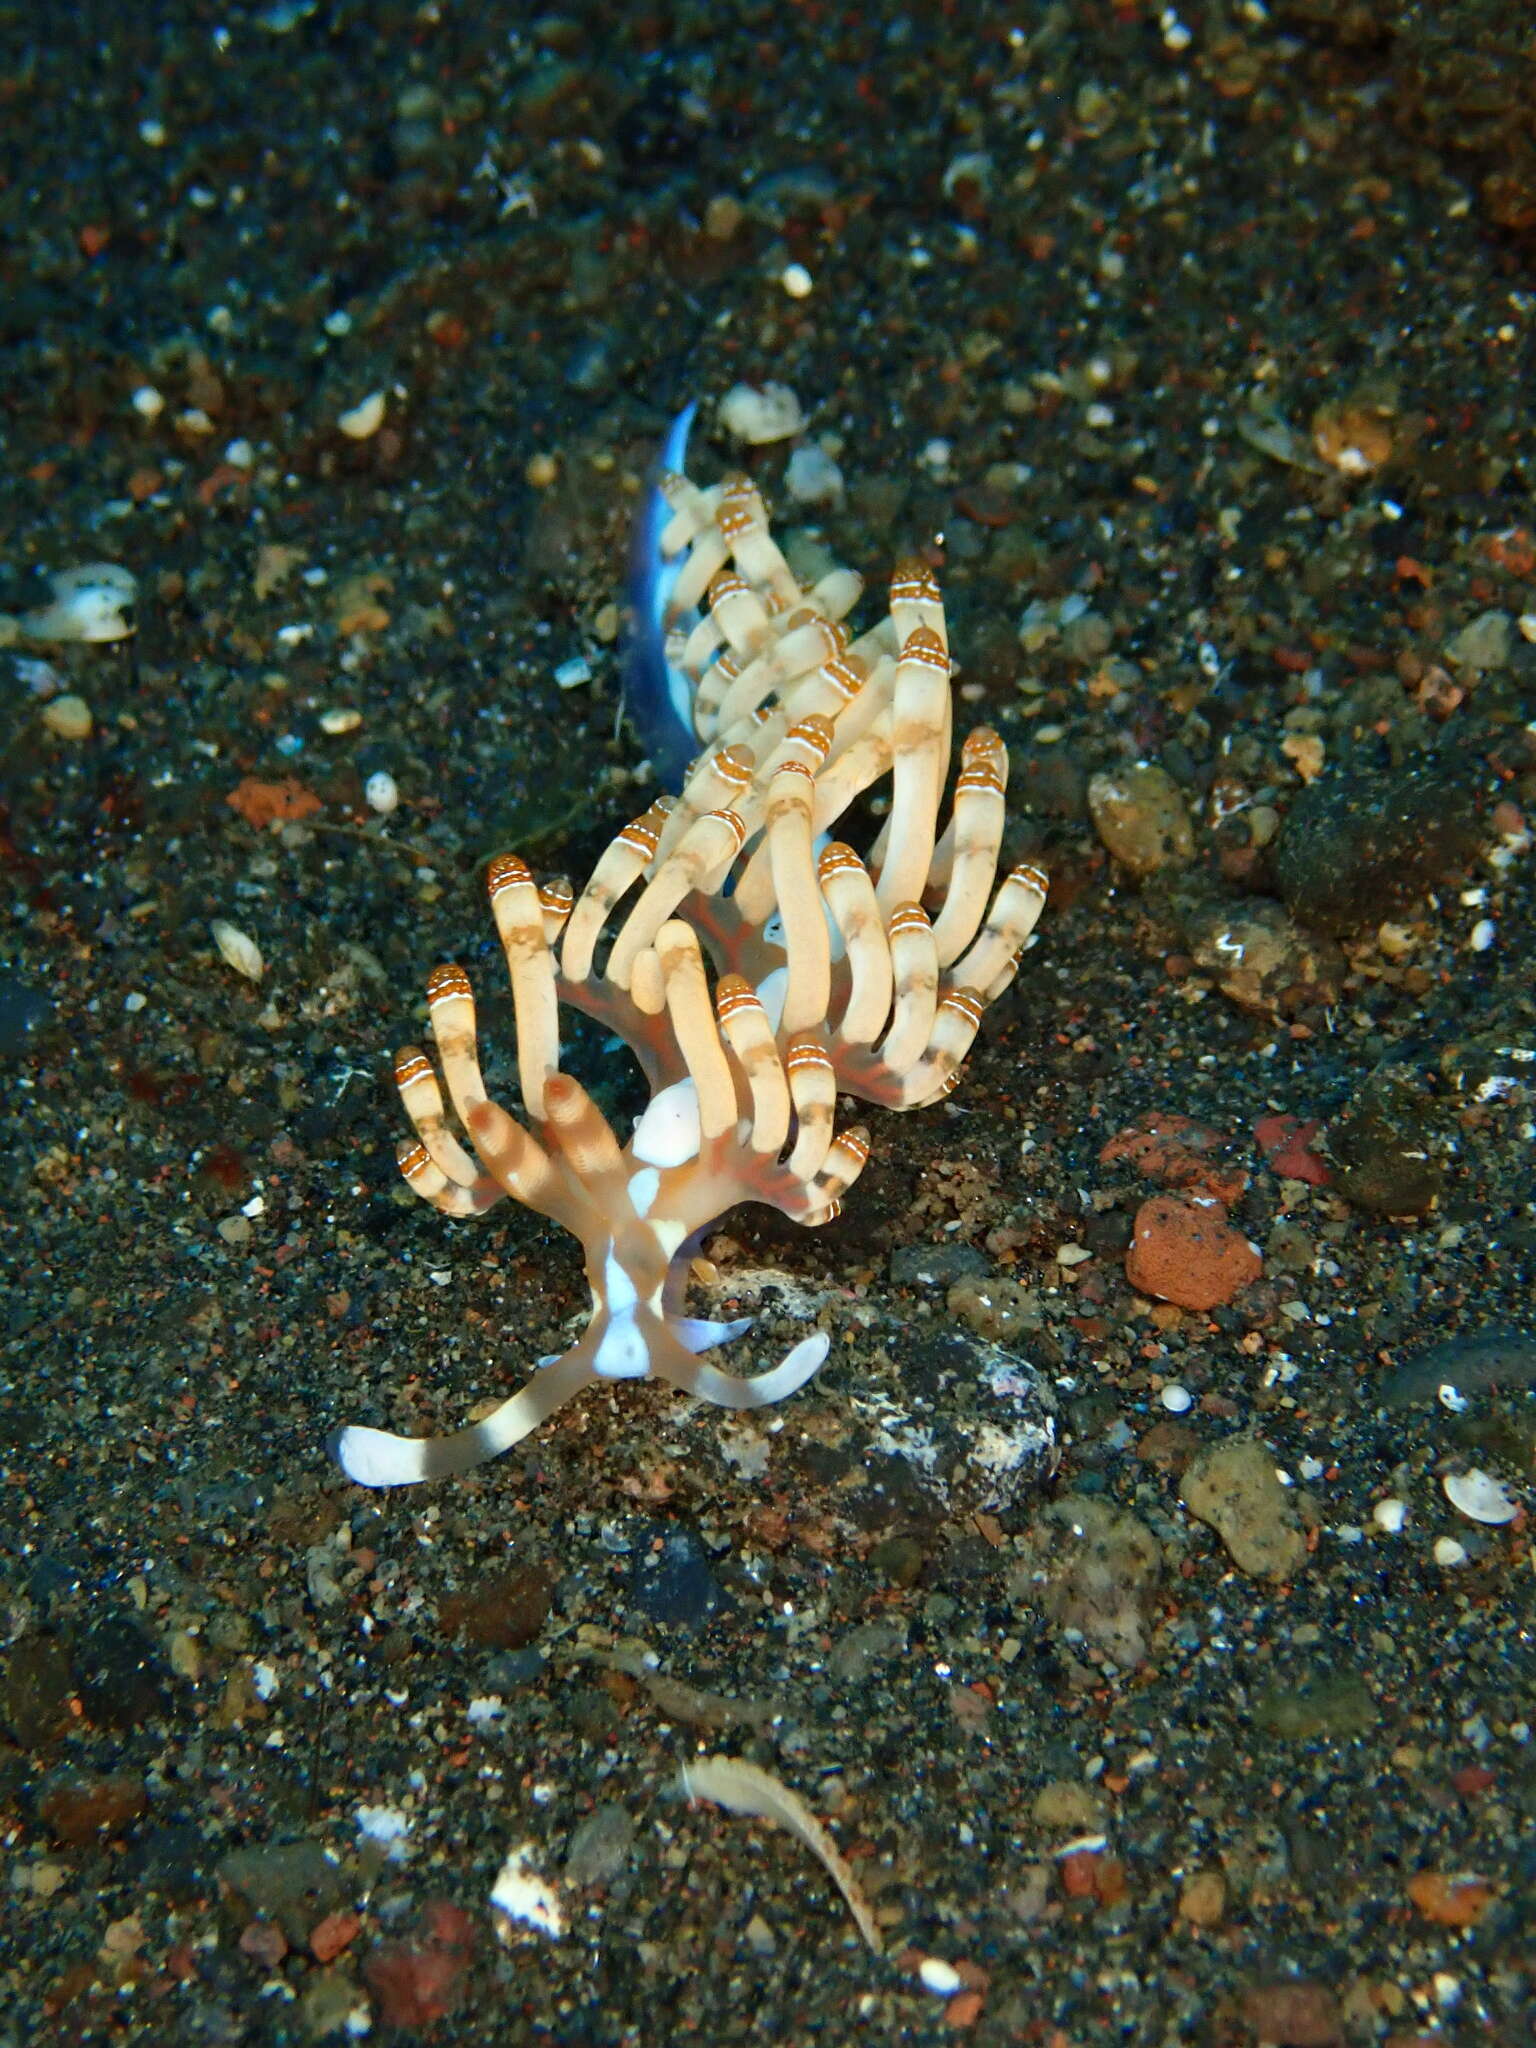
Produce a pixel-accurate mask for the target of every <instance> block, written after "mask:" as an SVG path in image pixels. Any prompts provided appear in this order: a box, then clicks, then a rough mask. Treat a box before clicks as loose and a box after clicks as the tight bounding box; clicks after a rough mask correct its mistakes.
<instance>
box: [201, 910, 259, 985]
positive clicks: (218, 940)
mask: <svg viewBox="0 0 1536 2048" xmlns="http://www.w3.org/2000/svg"><path fill="white" fill-rule="evenodd" d="M208 929H209V931H210V932H211V933H212V934H213V943H214V944H215V945H216V946H217V947H218V949H219V955H220V957H221V959H222V960H223V962H224V964H225V966H226V967H233V969H234V970H235V972H236V974H243V975H244V976H245V978H246V980H247V981H260V979H261V977H262V976H263V975H264V974H265V973H266V971H267V963H266V961H265V960H263V959H262V957H261V948H260V946H258V945H257V943H256V941H255V940H254V939H253V938H250V937H248V936H247V934H246V933H244V932H243V931H241V929H240V927H239V926H238V925H234V924H231V923H230V922H229V920H228V918H224V917H216V918H215V919H214V920H213V922H212V923H211V924H210V925H209V927H208Z"/></svg>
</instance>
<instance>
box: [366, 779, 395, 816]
mask: <svg viewBox="0 0 1536 2048" xmlns="http://www.w3.org/2000/svg"><path fill="white" fill-rule="evenodd" d="M363 801H364V802H365V803H366V804H367V806H368V808H369V810H370V811H376V812H377V813H378V815H379V816H380V817H381V818H387V817H388V816H389V814H390V812H391V811H393V810H396V809H398V807H399V803H400V786H399V784H398V783H397V782H396V781H395V778H394V777H393V775H391V774H390V772H389V770H388V769H387V768H376V769H375V770H374V772H373V773H372V775H370V776H369V778H368V780H367V781H366V782H365V783H364V784H363Z"/></svg>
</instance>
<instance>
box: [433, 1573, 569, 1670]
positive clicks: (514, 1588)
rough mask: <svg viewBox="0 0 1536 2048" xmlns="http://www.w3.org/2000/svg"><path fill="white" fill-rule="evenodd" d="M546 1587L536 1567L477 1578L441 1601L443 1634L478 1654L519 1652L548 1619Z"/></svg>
mask: <svg viewBox="0 0 1536 2048" xmlns="http://www.w3.org/2000/svg"><path fill="white" fill-rule="evenodd" d="M549 1601H550V1583H549V1579H548V1577H547V1575H546V1574H545V1573H544V1572H543V1571H541V1570H540V1569H539V1567H538V1566H536V1565H534V1566H528V1567H525V1568H524V1569H523V1570H521V1571H511V1572H498V1573H495V1574H493V1575H492V1576H490V1577H488V1578H484V1579H477V1580H476V1581H475V1582H474V1584H473V1585H471V1586H468V1587H466V1588H465V1590H464V1591H463V1592H462V1593H449V1594H447V1595H446V1596H445V1597H444V1598H443V1600H442V1601H441V1602H440V1603H439V1606H438V1610H437V1618H438V1621H439V1623H440V1624H441V1626H442V1631H443V1633H444V1635H447V1636H454V1637H456V1638H457V1639H458V1640H459V1641H460V1642H464V1643H471V1644H473V1645H474V1647H475V1648H476V1649H480V1650H521V1649H523V1648H524V1647H525V1646H526V1645H527V1644H529V1643H531V1642H533V1640H534V1639H535V1638H536V1636H537V1635H538V1633H539V1631H540V1629H542V1628H543V1626H544V1623H545V1620H546V1619H547V1617H548V1615H549Z"/></svg>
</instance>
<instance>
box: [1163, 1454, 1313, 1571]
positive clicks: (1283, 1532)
mask: <svg viewBox="0 0 1536 2048" xmlns="http://www.w3.org/2000/svg"><path fill="white" fill-rule="evenodd" d="M1179 1498H1180V1499H1181V1500H1182V1501H1183V1503H1184V1505H1185V1506H1186V1507H1187V1508H1188V1509H1189V1511H1190V1513H1191V1514H1192V1515H1193V1516H1194V1517H1195V1519H1196V1520H1197V1521H1201V1522H1204V1523H1205V1524H1206V1526H1207V1527H1208V1528H1211V1529H1214V1530H1215V1531H1216V1533H1217V1535H1218V1536H1219V1537H1220V1538H1221V1540H1222V1542H1223V1543H1224V1544H1225V1545H1226V1548H1227V1554H1228V1555H1229V1556H1230V1558H1231V1559H1232V1562H1233V1563H1234V1564H1235V1565H1236V1566H1237V1568H1238V1570H1239V1571H1244V1572H1247V1574H1248V1575H1249V1577H1250V1578H1255V1579H1271V1580H1275V1581H1279V1580H1281V1579H1288V1578H1290V1577H1291V1576H1292V1574H1293V1573H1294V1572H1296V1571H1297V1570H1298V1569H1299V1567H1300V1566H1301V1564H1302V1563H1303V1562H1304V1560H1305V1558H1306V1554H1307V1544H1306V1538H1305V1537H1304V1536H1303V1534H1302V1532H1301V1528H1300V1526H1299V1524H1298V1522H1297V1519H1296V1505H1295V1502H1294V1500H1293V1499H1292V1497H1291V1495H1290V1493H1289V1492H1288V1491H1287V1489H1286V1488H1285V1487H1283V1486H1282V1485H1281V1484H1280V1479H1279V1475H1278V1473H1277V1472H1276V1470H1275V1460H1274V1456H1273V1454H1272V1453H1271V1452H1270V1451H1268V1450H1266V1448H1265V1447H1264V1445H1263V1444H1261V1443H1259V1442H1258V1441H1257V1439H1256V1438H1254V1437H1229V1438H1228V1439H1227V1441H1226V1442H1225V1443H1220V1444H1215V1445H1213V1446H1212V1447H1211V1449H1209V1450H1206V1451H1202V1452H1201V1453H1200V1454H1199V1456H1198V1457H1196V1458H1195V1459H1194V1460H1193V1462H1192V1463H1191V1465H1190V1467H1189V1469H1188V1471H1186V1473H1185V1474H1184V1483H1183V1485H1182V1486H1181V1488H1180V1490H1179Z"/></svg>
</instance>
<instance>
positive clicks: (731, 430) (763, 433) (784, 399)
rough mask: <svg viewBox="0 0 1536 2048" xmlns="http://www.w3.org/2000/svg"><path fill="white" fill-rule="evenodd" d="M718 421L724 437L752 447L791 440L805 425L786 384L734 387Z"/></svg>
mask: <svg viewBox="0 0 1536 2048" xmlns="http://www.w3.org/2000/svg"><path fill="white" fill-rule="evenodd" d="M718 417H719V421H720V424H721V426H722V427H723V428H724V429H725V431H726V433H728V434H730V435H732V436H733V437H734V438H735V439H736V440H738V441H745V442H746V443H747V444H748V445H749V446H751V447H763V446H765V445H766V444H767V443H768V442H770V441H788V440H791V439H792V438H793V437H794V436H795V435H796V434H798V433H799V432H800V430H801V428H802V427H803V426H804V425H805V413H804V410H803V409H802V407H801V404H800V401H799V399H798V398H797V397H796V396H795V394H794V392H793V391H791V390H790V388H789V386H788V385H787V384H763V385H761V386H759V385H755V384H733V385H732V386H731V388H730V390H729V391H727V392H726V394H725V396H724V398H722V399H721V401H720V408H719V415H718Z"/></svg>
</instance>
